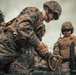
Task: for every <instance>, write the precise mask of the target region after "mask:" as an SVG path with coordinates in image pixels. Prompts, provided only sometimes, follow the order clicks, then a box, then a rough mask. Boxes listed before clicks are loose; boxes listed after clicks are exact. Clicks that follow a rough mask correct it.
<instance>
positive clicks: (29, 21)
mask: <svg viewBox="0 0 76 75" xmlns="http://www.w3.org/2000/svg"><path fill="white" fill-rule="evenodd" d="M37 20H38V12H37V11H36V12H35V11H32V10H29V9H28V10H26V11H25V10H23V11H22V12H21V14H20V15H19V16H18V17H17V20H16V21H17V26H16V30H17V33H18V36H19V38H20V39H24V40H25V41H27V42H28V43H29V44H30V45H31V46H34V47H36V46H37V44H38V43H39V41H40V40H39V39H38V38H37V36H36V34H35V32H34V29H33V26H32V25H33V24H34V23H35V22H37Z"/></svg>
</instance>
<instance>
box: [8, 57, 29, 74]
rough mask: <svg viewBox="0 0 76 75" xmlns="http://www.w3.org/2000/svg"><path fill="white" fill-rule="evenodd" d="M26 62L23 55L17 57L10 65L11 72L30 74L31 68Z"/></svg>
mask: <svg viewBox="0 0 76 75" xmlns="http://www.w3.org/2000/svg"><path fill="white" fill-rule="evenodd" d="M26 64H27V63H26V62H25V60H24V58H23V56H21V57H19V58H17V59H16V60H15V61H14V62H12V63H11V64H10V66H9V74H18V75H29V70H27V68H26Z"/></svg>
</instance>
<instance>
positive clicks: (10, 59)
mask: <svg viewBox="0 0 76 75" xmlns="http://www.w3.org/2000/svg"><path fill="white" fill-rule="evenodd" d="M19 51H20V49H17V48H16V46H15V42H14V38H13V37H12V35H11V34H10V32H9V31H7V32H6V33H5V34H0V71H2V72H3V73H13V74H16V73H17V74H18V75H28V74H27V73H26V62H25V61H24V59H23V57H22V56H21V53H20V52H19ZM20 58H21V59H20ZM22 60H23V61H22ZM7 64H8V70H7V72H4V71H3V70H4V69H3V67H5V65H7ZM9 64H10V65H9ZM5 68H6V69H7V67H5Z"/></svg>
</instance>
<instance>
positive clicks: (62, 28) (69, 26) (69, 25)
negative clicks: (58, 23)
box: [61, 22, 74, 34]
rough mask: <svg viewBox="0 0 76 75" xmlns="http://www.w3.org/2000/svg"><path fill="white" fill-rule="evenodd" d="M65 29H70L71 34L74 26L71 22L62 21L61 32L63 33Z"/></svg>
mask: <svg viewBox="0 0 76 75" xmlns="http://www.w3.org/2000/svg"><path fill="white" fill-rule="evenodd" d="M65 30H71V34H72V33H73V31H74V27H73V25H72V23H71V22H64V23H63V24H62V27H61V32H62V33H63V32H64V31H65Z"/></svg>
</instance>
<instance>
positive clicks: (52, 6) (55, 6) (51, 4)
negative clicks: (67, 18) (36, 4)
mask: <svg viewBox="0 0 76 75" xmlns="http://www.w3.org/2000/svg"><path fill="white" fill-rule="evenodd" d="M43 7H44V9H46V7H47V8H49V10H50V11H52V12H54V13H57V16H58V18H59V17H60V15H61V12H62V8H61V6H60V4H59V3H58V2H56V1H47V2H45V3H44V5H43ZM58 18H57V19H58Z"/></svg>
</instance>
